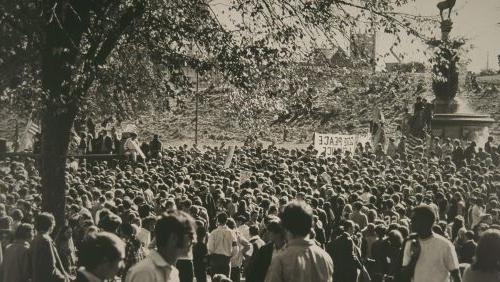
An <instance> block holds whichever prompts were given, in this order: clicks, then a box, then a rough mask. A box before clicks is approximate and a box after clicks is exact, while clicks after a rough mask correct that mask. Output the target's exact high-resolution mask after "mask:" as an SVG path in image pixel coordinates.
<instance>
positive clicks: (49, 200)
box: [40, 111, 76, 227]
mask: <svg viewBox="0 0 500 282" xmlns="http://www.w3.org/2000/svg"><path fill="white" fill-rule="evenodd" d="M75 115H76V113H75V112H73V111H67V112H64V113H57V112H55V111H46V112H45V113H44V115H43V116H42V142H41V154H40V163H41V166H40V176H41V178H42V209H43V210H44V211H48V212H50V213H52V214H53V215H54V217H55V219H56V225H57V226H58V227H60V226H62V224H64V221H65V208H66V200H65V192H66V181H65V170H66V155H67V153H68V145H69V141H70V134H71V126H72V125H73V120H74V118H75Z"/></svg>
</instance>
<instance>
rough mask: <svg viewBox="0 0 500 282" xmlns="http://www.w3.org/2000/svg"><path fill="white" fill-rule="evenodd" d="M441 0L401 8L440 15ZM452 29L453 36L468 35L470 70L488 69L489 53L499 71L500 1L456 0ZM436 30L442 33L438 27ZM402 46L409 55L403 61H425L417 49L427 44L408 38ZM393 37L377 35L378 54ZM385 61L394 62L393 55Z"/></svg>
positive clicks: (422, 13) (490, 63)
mask: <svg viewBox="0 0 500 282" xmlns="http://www.w3.org/2000/svg"><path fill="white" fill-rule="evenodd" d="M438 2H439V1H438V0H416V1H415V2H413V3H411V4H409V5H407V6H406V7H404V8H403V9H402V10H401V11H402V12H407V13H411V14H415V15H423V16H432V15H439V10H438V9H437V8H436V4H437V3H438ZM451 18H452V21H453V30H452V31H451V33H450V37H452V38H453V37H465V38H466V39H468V42H467V44H471V45H472V46H473V47H472V49H471V50H470V51H469V52H468V53H467V56H468V57H469V60H470V63H469V65H468V69H469V70H471V71H480V70H482V69H485V68H486V62H487V57H488V53H489V67H490V69H495V70H498V69H499V66H498V59H497V55H500V0H457V2H456V4H455V8H454V11H453V13H452V15H451ZM434 32H435V33H436V34H439V27H438V26H436V28H435V30H434ZM406 39H407V40H403V43H402V45H401V46H400V47H399V48H394V50H395V51H397V52H400V53H404V54H406V55H407V56H408V58H406V59H405V60H404V61H423V60H425V58H424V55H423V53H422V52H417V49H425V48H426V47H425V45H423V44H419V43H413V44H411V43H410V41H411V39H410V38H408V37H406ZM393 42H394V38H393V37H392V36H391V35H388V34H379V35H378V36H377V53H379V54H384V53H386V52H387V51H388V50H389V48H390V46H391V45H392V43H393ZM385 61H386V62H395V61H396V60H395V59H393V58H386V59H385Z"/></svg>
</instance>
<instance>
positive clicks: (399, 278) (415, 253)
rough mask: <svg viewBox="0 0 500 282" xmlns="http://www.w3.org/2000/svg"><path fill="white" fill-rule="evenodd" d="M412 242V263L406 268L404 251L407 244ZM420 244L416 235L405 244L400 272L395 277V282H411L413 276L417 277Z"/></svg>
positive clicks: (412, 235) (410, 237)
mask: <svg viewBox="0 0 500 282" xmlns="http://www.w3.org/2000/svg"><path fill="white" fill-rule="evenodd" d="M408 242H410V244H411V245H410V251H411V253H412V254H411V259H410V263H409V264H408V265H406V266H403V265H402V263H403V257H404V251H405V248H406V244H407V243H408ZM420 251H421V247H420V242H419V241H418V238H417V236H416V234H411V235H410V236H409V237H408V238H407V239H406V240H405V241H404V242H403V248H402V249H401V260H400V261H401V265H400V266H399V271H398V273H397V274H396V276H395V277H394V280H393V281H394V282H411V281H412V278H413V276H414V275H415V267H416V266H417V262H418V258H419V257H420Z"/></svg>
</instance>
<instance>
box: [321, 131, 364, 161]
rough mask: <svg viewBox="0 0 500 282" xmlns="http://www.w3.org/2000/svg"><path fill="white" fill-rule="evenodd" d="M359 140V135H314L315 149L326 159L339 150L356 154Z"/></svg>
mask: <svg viewBox="0 0 500 282" xmlns="http://www.w3.org/2000/svg"><path fill="white" fill-rule="evenodd" d="M357 139H358V136H357V135H344V134H322V133H314V149H316V150H317V151H318V154H319V155H323V156H325V157H329V156H333V155H334V152H335V150H337V149H341V150H342V151H351V152H354V150H355V148H356V143H357Z"/></svg>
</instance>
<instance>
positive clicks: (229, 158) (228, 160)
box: [224, 146, 234, 168]
mask: <svg viewBox="0 0 500 282" xmlns="http://www.w3.org/2000/svg"><path fill="white" fill-rule="evenodd" d="M233 155H234V146H229V152H227V156H226V160H225V161H224V168H229V167H230V166H231V161H232V160H233Z"/></svg>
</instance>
